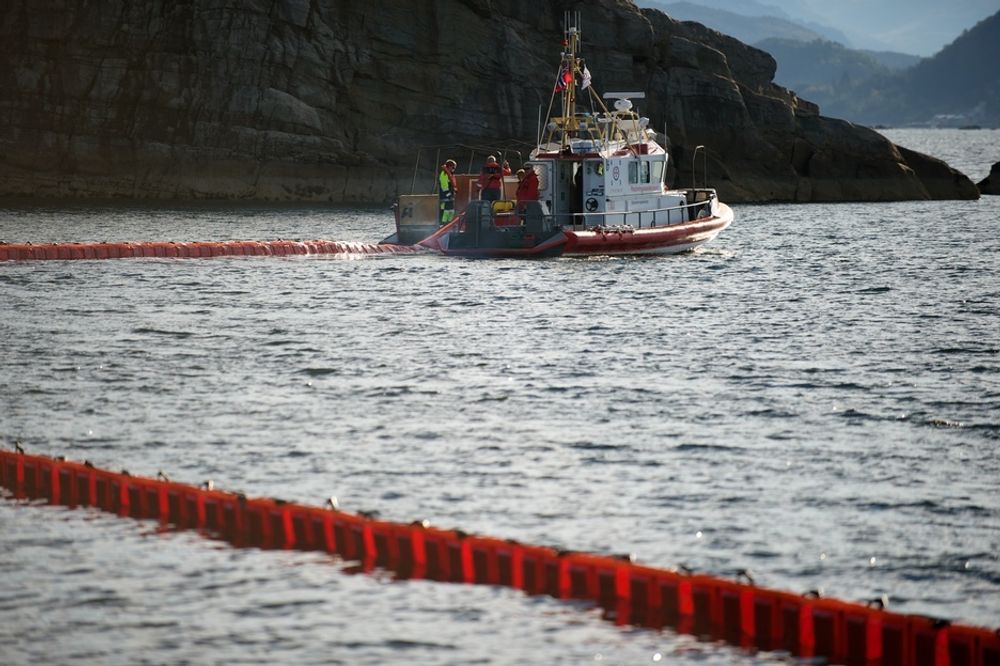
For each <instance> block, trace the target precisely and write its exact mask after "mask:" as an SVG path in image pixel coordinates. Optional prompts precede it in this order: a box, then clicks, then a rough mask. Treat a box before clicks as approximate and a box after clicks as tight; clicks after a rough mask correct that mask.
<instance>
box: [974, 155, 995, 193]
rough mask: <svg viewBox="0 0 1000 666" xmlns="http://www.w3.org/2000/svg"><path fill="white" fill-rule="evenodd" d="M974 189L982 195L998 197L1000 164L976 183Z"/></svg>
mask: <svg viewBox="0 0 1000 666" xmlns="http://www.w3.org/2000/svg"><path fill="white" fill-rule="evenodd" d="M976 187H978V188H979V191H980V192H981V193H983V194H997V195H1000V162H997V163H996V164H994V165H993V166H992V167H991V168H990V175H988V176H986V178H983V179H982V180H981V181H979V182H978V183H976Z"/></svg>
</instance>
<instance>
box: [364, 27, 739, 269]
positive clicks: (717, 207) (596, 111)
mask: <svg viewBox="0 0 1000 666" xmlns="http://www.w3.org/2000/svg"><path fill="white" fill-rule="evenodd" d="M573 19H574V20H571V17H570V14H569V13H567V15H566V18H565V22H564V40H563V51H562V58H561V61H560V65H559V73H558V75H557V78H556V85H555V88H554V90H553V94H552V101H551V102H550V104H549V112H548V113H547V114H546V115H547V118H546V123H545V125H544V129H543V130H542V131H540V132H539V135H538V141H537V142H536V144H535V147H534V149H533V150H531V151H530V153H529V157H528V159H527V160H525V161H524V162H523V164H522V166H521V168H523V169H525V170H529V169H530V170H532V171H534V172H535V175H536V176H537V178H538V183H539V187H538V198H537V200H531V201H517V200H516V199H514V198H513V197H508V196H507V195H510V194H512V193H513V192H514V191H515V190H516V186H517V181H516V179H515V178H513V177H512V176H507V177H506V178H505V179H504V183H503V192H504V196H503V197H502V198H501V200H499V201H493V202H490V201H482V200H479V199H477V198H475V195H474V187H473V185H474V182H475V180H476V178H477V174H472V173H466V174H459V175H457V177H456V180H457V185H458V187H457V196H456V201H455V211H456V217H455V218H454V219H453V220H452V221H450V222H448V223H447V224H444V225H443V226H441V225H439V223H438V212H439V209H438V197H437V194H410V195H404V196H401V197H400V198H399V201H398V202H397V203H396V204H395V206H394V210H395V218H396V233H394V234H392V235H391V236H390V237H388V238H386V239H385V240H384V241H383V242H389V243H401V244H404V245H405V244H416V245H419V246H422V247H425V248H428V249H431V250H435V251H438V252H441V253H443V254H446V255H459V256H479V257H552V256H570V257H572V256H593V255H641V254H676V253H680V252H687V251H690V250H693V249H694V248H696V247H698V246H700V245H703V244H704V243H707V242H709V241H711V240H712V239H713V238H715V237H716V236H717V235H718V234H719V233H720V232H721V231H722V230H723V229H725V228H726V227H727V226H729V225H730V224H731V223H732V221H733V211H732V209H731V208H730V207H729V206H727V205H726V204H724V203H722V202H720V201H719V197H718V195H717V193H716V191H715V189H714V188H710V187H707V186H705V185H706V184H707V183H702V186H701V187H697V186H695V185H693V186H692V187H688V188H681V189H670V188H668V187H667V186H666V174H667V162H668V160H669V154H668V152H667V151H666V150H665V149H664V148H663V146H661V145H660V144H659V143H658V142H657V140H656V132H655V131H654V130H653V129H651V128H650V127H649V119H648V118H645V117H640V116H639V115H638V113H637V112H636V111H635V109H634V107H633V102H632V100H635V99H644V98H645V95H644V93H641V92H608V93H605V94H604V95H603V96H599V95H598V94H597V93H596V91H595V90H594V85H593V84H592V77H591V74H590V71H589V69H588V68H587V66H586V64H585V62H584V60H583V59H582V58H581V57H580V48H581V31H580V28H579V25H580V21H579V14H578V13H577V14H575V16H574V17H573ZM578 89H579V90H578ZM578 93H579V94H580V95H587V96H589V99H590V102H591V105H590V106H591V109H593V110H592V111H589V112H580V111H578V110H577V97H578ZM557 95H559V96H560V98H561V99H560V104H559V105H558V108H555V107H556V105H555V100H556V96H557ZM606 102H610V103H611V108H609V107H608V104H607V103H606ZM703 148H704V147H703V146H699V147H698V148H697V149H696V150H695V151H694V157H695V159H697V156H698V154H699V152H701V151H702V149H703ZM701 155H702V158H703V160H705V164H706V165H707V156H706V154H705V153H704V152H701ZM418 160H419V157H418ZM470 162H471V160H470ZM692 171H694V169H692ZM705 171H707V166H706V169H705Z"/></svg>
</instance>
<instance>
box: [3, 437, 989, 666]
mask: <svg viewBox="0 0 1000 666" xmlns="http://www.w3.org/2000/svg"><path fill="white" fill-rule="evenodd" d="M0 486H3V487H6V488H9V489H10V490H11V491H12V492H13V494H14V497H15V498H18V499H26V498H27V499H37V498H42V499H46V500H48V502H49V503H51V504H60V505H65V506H70V507H76V506H89V507H95V508H99V509H101V510H103V511H108V512H111V513H115V514H118V515H119V516H123V517H132V518H137V519H154V520H158V521H160V523H162V524H164V525H170V526H172V527H173V528H176V529H195V530H200V531H202V532H203V533H205V534H206V535H208V536H212V537H215V538H219V539H222V540H225V541H227V542H229V543H231V544H232V545H234V546H236V547H241V548H262V549H296V550H314V551H323V552H327V553H331V554H335V555H338V556H340V557H341V558H343V559H344V560H347V561H357V562H359V563H360V568H361V569H362V570H363V571H372V570H374V569H376V568H378V569H380V570H387V571H391V572H393V573H394V574H395V575H396V576H397V577H398V578H401V579H426V580H432V581H440V582H451V583H466V584H481V585H502V586H506V587H512V588H515V589H519V590H522V591H524V592H525V593H526V594H530V595H548V596H551V597H554V598H556V599H584V600H589V601H592V602H594V603H595V604H597V605H598V606H600V607H601V608H602V609H603V610H604V616H605V617H606V618H607V619H609V620H611V621H613V622H614V623H615V624H619V625H626V624H628V625H633V626H640V627H650V628H655V629H661V628H664V627H667V628H670V629H673V630H675V631H678V632H681V633H686V634H693V635H696V636H699V637H710V638H711V639H713V640H721V641H725V642H726V643H729V644H731V645H735V646H738V647H741V648H744V649H751V650H754V649H756V650H765V651H772V650H783V651H787V652H789V653H791V654H793V655H795V656H798V657H803V658H817V657H818V658H825V659H827V660H828V661H831V662H834V663H845V664H864V665H865V666H897V665H898V666H917V665H920V666H923V665H931V666H996V665H1000V633H998V632H997V631H993V630H990V629H985V628H980V627H972V626H966V625H960V624H952V623H950V622H949V621H948V620H942V619H936V618H931V617H926V616H923V615H907V614H900V613H895V612H891V611H888V610H886V609H885V608H884V606H883V605H882V604H881V603H867V604H865V603H854V602H848V601H840V600H837V599H829V598H820V597H818V596H816V595H815V594H810V595H797V594H793V593H791V592H783V591H778V590H770V589H766V588H761V587H757V586H756V585H754V583H753V581H752V579H750V578H749V576H746V578H747V580H746V581H745V582H743V581H735V580H727V579H724V578H718V577H714V576H708V575H703V574H695V573H688V572H683V571H674V570H670V569H662V568H656V567H651V566H646V565H643V564H639V563H637V562H635V561H634V560H633V559H632V558H631V557H624V556H622V557H615V556H607V555H596V554H591V553H580V552H571V551H560V550H556V549H554V548H550V547H546V546H535V545H530V544H524V543H519V542H517V541H512V540H505V539H498V538H494V537H487V536H480V535H475V534H468V533H465V532H462V531H460V530H454V529H452V530H449V529H439V528H436V527H432V526H430V525H428V524H427V523H426V522H424V521H418V522H413V523H409V524H403V523H393V522H388V521H383V520H378V519H376V518H374V517H371V516H368V515H364V514H351V513H347V512H344V511H340V510H339V509H337V507H336V503H335V502H329V503H328V506H327V507H317V506H305V505H302V504H296V503H293V502H285V501H282V500H278V499H271V498H250V497H247V496H246V495H244V494H242V493H232V492H224V491H221V490H216V489H215V488H213V487H212V484H211V483H210V482H206V483H204V484H202V485H201V486H200V487H199V486H193V485H188V484H184V483H177V482H174V481H170V480H169V479H168V478H167V477H166V476H164V475H163V474H162V473H160V474H158V476H157V478H146V477H142V476H134V475H132V474H129V473H128V472H127V471H124V470H123V471H121V472H112V471H109V470H104V469H99V468H97V467H94V466H93V465H92V464H91V463H90V462H86V461H85V462H83V463H78V462H72V461H69V460H66V459H64V458H61V457H60V458H49V457H46V456H36V455H29V454H26V453H24V452H23V449H21V448H20V446H17V448H16V450H14V451H9V450H3V449H0Z"/></svg>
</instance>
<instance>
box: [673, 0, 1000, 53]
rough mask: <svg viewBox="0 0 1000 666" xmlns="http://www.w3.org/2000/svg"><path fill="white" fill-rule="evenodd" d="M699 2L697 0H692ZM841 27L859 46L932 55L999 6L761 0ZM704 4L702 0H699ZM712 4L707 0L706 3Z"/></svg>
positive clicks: (906, 0)
mask: <svg viewBox="0 0 1000 666" xmlns="http://www.w3.org/2000/svg"><path fill="white" fill-rule="evenodd" d="M691 1H693V2H695V3H699V0H691ZM760 2H761V3H762V4H770V5H774V6H776V7H780V8H781V9H783V10H784V11H785V12H786V13H787V14H788V15H789V16H790V17H792V18H793V19H807V20H813V21H816V22H819V23H824V24H826V25H829V26H830V27H833V28H837V29H839V30H841V31H843V32H844V33H846V34H847V36H848V37H849V38H850V39H851V40H852V42H854V43H852V44H850V46H853V47H855V48H867V49H880V50H892V51H901V52H903V53H912V54H914V55H920V56H929V55H933V54H935V53H937V52H938V51H940V50H941V48H942V47H944V46H946V45H947V44H949V43H951V42H952V41H954V39H955V38H956V37H958V36H959V35H960V34H961V33H962V31H963V30H966V29H968V28H971V27H972V26H974V25H975V24H976V23H978V22H979V21H981V20H983V19H984V18H986V17H987V16H991V15H993V14H995V13H996V12H997V11H1000V0H948V1H946V2H943V1H941V0H760ZM699 4H700V3H699ZM705 4H709V3H705Z"/></svg>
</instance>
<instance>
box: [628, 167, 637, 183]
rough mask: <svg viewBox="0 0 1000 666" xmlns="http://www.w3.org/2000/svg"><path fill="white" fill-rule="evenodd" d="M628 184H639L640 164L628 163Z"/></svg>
mask: <svg viewBox="0 0 1000 666" xmlns="http://www.w3.org/2000/svg"><path fill="white" fill-rule="evenodd" d="M628 182H629V183H631V184H633V185H634V184H636V183H638V182H639V163H638V162H629V163H628Z"/></svg>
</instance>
